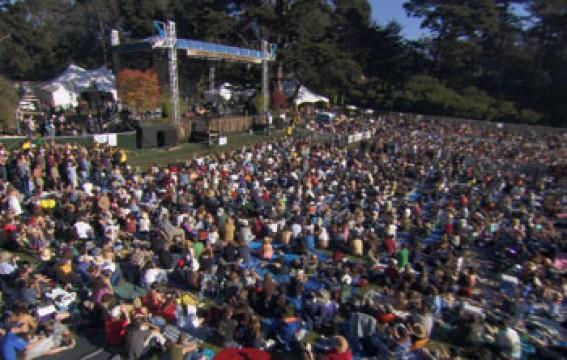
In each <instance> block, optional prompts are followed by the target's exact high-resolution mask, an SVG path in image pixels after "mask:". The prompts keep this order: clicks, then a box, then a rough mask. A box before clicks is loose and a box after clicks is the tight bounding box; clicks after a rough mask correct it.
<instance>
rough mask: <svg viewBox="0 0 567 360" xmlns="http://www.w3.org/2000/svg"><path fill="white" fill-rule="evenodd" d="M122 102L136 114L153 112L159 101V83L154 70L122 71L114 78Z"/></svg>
mask: <svg viewBox="0 0 567 360" xmlns="http://www.w3.org/2000/svg"><path fill="white" fill-rule="evenodd" d="M116 86H117V88H118V92H119V94H120V98H121V99H122V102H123V103H124V104H126V105H128V106H129V107H131V108H132V109H133V110H135V111H137V112H144V111H150V110H155V109H156V108H157V107H158V104H159V99H160V91H159V81H158V77H157V74H156V72H155V71H154V70H146V71H141V70H134V69H124V70H122V71H120V73H119V74H118V76H117V78H116Z"/></svg>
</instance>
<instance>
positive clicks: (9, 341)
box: [2, 331, 28, 360]
mask: <svg viewBox="0 0 567 360" xmlns="http://www.w3.org/2000/svg"><path fill="white" fill-rule="evenodd" d="M27 344H28V343H27V342H26V341H25V340H24V339H22V338H21V337H19V336H18V335H16V334H14V333H12V332H11V331H8V332H7V333H6V335H5V336H4V338H2V356H3V359H4V360H17V359H18V352H22V351H24V349H25V348H26V345H27Z"/></svg>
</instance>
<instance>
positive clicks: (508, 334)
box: [498, 327, 522, 359]
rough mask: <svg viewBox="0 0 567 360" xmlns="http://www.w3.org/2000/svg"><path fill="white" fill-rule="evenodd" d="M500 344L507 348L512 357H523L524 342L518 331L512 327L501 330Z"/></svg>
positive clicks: (499, 335) (507, 352)
mask: <svg viewBox="0 0 567 360" xmlns="http://www.w3.org/2000/svg"><path fill="white" fill-rule="evenodd" d="M498 344H499V345H500V346H502V347H503V348H505V349H506V354H508V355H509V356H510V357H511V358H512V359H520V358H521V357H522V342H521V340H520V336H519V335H518V332H517V331H516V330H514V329H512V328H511V327H507V328H506V330H504V331H501V332H500V333H499V334H498Z"/></svg>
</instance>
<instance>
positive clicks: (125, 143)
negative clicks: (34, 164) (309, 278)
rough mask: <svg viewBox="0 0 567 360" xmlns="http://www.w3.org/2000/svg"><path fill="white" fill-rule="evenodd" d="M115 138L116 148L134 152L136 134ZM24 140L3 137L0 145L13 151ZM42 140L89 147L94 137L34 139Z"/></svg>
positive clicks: (132, 132) (125, 134)
mask: <svg viewBox="0 0 567 360" xmlns="http://www.w3.org/2000/svg"><path fill="white" fill-rule="evenodd" d="M116 138H117V146H118V147H120V148H123V149H127V150H134V149H136V132H135V131H131V132H125V133H118V134H116ZM25 139H26V137H25V136H11V137H3V138H0V143H2V144H4V145H5V146H6V147H7V148H8V149H13V148H15V147H17V146H19V144H20V143H21V142H22V141H24V140H25ZM38 139H43V140H47V141H50V140H54V141H55V142H58V143H74V144H80V145H91V144H93V143H94V135H85V136H56V137H53V138H50V137H46V138H36V139H35V140H38Z"/></svg>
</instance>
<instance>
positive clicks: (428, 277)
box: [0, 117, 567, 360]
mask: <svg viewBox="0 0 567 360" xmlns="http://www.w3.org/2000/svg"><path fill="white" fill-rule="evenodd" d="M326 126H329V125H326ZM331 126H332V125H331ZM331 129H332V131H327V130H324V129H323V128H322V127H321V126H318V125H313V126H311V127H310V130H309V131H310V134H311V135H312V136H308V137H302V139H299V138H296V137H292V136H287V137H284V138H279V139H277V140H273V141H271V142H267V143H263V144H259V145H254V146H251V147H244V148H242V149H240V150H236V151H226V152H224V153H220V154H217V155H208V156H202V157H193V158H192V159H188V160H187V161H186V162H184V163H176V164H170V165H168V166H165V164H160V165H155V166H152V167H150V168H149V169H138V168H135V167H132V166H130V165H128V161H127V158H126V154H125V153H124V152H123V151H121V150H119V149H113V148H110V147H106V146H96V147H84V146H79V145H70V144H58V143H55V142H50V141H45V142H43V143H38V144H33V143H31V142H29V141H26V142H24V143H23V144H22V145H21V146H19V147H18V148H16V149H12V150H7V149H6V148H0V195H1V198H0V201H1V205H2V212H1V215H0V225H1V228H2V248H3V250H2V252H1V253H0V285H1V287H0V290H1V295H2V299H1V303H0V304H1V306H2V310H3V311H2V318H1V321H2V325H1V328H2V336H3V337H2V340H1V342H0V350H1V353H2V356H3V358H4V359H6V360H14V359H17V358H25V359H34V358H37V357H41V356H44V355H51V356H58V355H57V354H58V353H61V354H65V353H67V354H71V353H72V352H73V351H74V349H73V348H74V347H77V346H80V343H81V341H87V340H88V341H90V342H98V343H100V344H102V345H103V346H104V347H105V348H106V349H108V350H110V351H112V352H117V353H120V354H122V355H123V356H124V357H127V358H128V359H132V360H133V359H144V358H150V357H151V356H154V357H155V356H157V357H158V358H168V359H172V360H177V359H203V358H208V359H210V358H212V356H213V355H212V353H213V352H212V349H214V348H215V347H220V348H224V349H243V350H244V349H250V348H255V349H258V350H262V351H265V352H266V353H267V354H270V356H273V357H276V358H290V359H319V358H322V359H325V360H350V359H353V358H375V359H385V358H393V359H454V358H459V357H461V358H476V359H491V358H494V359H524V358H528V357H530V356H532V357H534V358H539V359H544V358H549V359H555V358H562V357H563V358H565V356H566V352H567V349H566V343H565V319H566V317H565V312H564V299H565V295H567V281H566V280H567V277H566V276H565V269H566V267H567V266H566V265H567V258H566V257H565V253H566V252H567V251H566V244H565V240H566V239H567V236H566V214H565V212H566V211H565V205H566V196H567V195H566V194H565V180H566V177H565V175H566V172H565V164H566V163H565V159H567V153H566V144H567V139H566V136H565V133H561V132H558V133H547V134H546V133H544V134H538V135H535V134H533V135H530V134H528V133H525V134H521V135H518V134H514V133H510V132H507V131H506V129H497V128H495V129H491V130H486V129H481V128H478V127H475V126H474V125H463V124H457V123H454V124H453V123H446V124H434V123H429V122H426V121H410V120H404V119H391V118H386V117H384V118H380V119H375V120H373V121H371V122H370V121H365V122H363V123H361V122H359V123H352V124H348V125H342V126H339V127H336V128H334V129H333V128H332V127H331ZM362 130H364V131H365V132H366V133H370V134H371V136H370V137H369V138H367V139H365V140H363V141H361V142H359V143H353V144H346V143H345V142H344V141H339V140H340V138H341V137H343V136H346V135H348V134H349V133H352V132H356V131H362ZM329 133H334V134H335V136H334V137H324V138H323V137H321V138H319V137H318V136H317V135H318V134H319V135H322V134H329ZM18 254H19V256H17V255H18ZM125 289H126V290H125ZM233 358H237V357H236V355H235V357H233Z"/></svg>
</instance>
